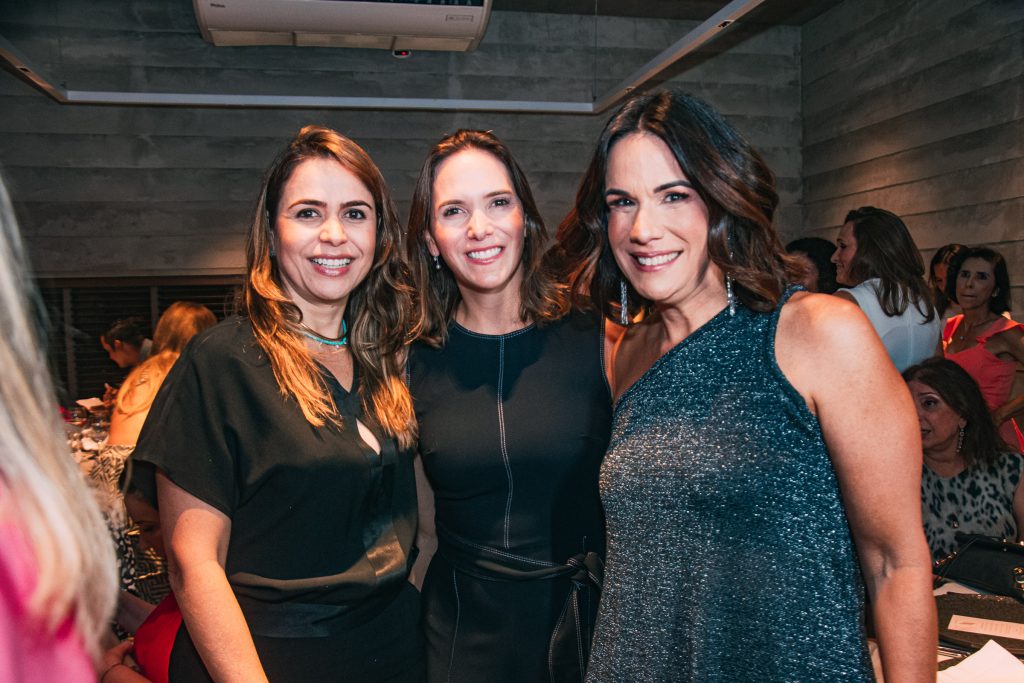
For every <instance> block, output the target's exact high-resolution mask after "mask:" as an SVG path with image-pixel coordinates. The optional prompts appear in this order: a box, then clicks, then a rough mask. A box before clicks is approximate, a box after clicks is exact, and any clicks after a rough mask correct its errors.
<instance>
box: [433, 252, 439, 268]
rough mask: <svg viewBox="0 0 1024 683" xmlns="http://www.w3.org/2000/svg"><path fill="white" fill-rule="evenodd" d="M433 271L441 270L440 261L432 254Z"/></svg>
mask: <svg viewBox="0 0 1024 683" xmlns="http://www.w3.org/2000/svg"><path fill="white" fill-rule="evenodd" d="M434 270H441V259H440V258H439V257H438V256H437V254H434Z"/></svg>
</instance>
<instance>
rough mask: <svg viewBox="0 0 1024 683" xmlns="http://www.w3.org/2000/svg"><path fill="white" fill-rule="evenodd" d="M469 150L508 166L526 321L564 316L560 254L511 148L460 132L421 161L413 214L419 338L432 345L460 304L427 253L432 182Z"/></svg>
mask: <svg viewBox="0 0 1024 683" xmlns="http://www.w3.org/2000/svg"><path fill="white" fill-rule="evenodd" d="M466 149H479V150H482V151H484V152H487V153H488V154H491V155H493V156H494V157H495V158H497V159H498V160H499V161H501V163H502V164H503V165H504V166H505V169H506V170H507V171H508V175H509V178H510V179H511V180H512V189H513V190H514V191H515V193H516V197H517V198H518V199H519V202H520V203H521V204H522V207H523V229H524V238H525V240H526V243H525V244H524V248H523V262H522V266H521V267H522V269H523V281H522V285H521V287H520V291H519V296H520V311H519V315H520V317H522V319H523V320H533V321H535V322H537V323H538V324H544V323H545V322H550V321H552V320H557V319H558V318H560V317H562V316H563V315H565V314H566V313H567V312H568V310H569V298H568V296H567V293H566V288H565V286H564V285H563V284H562V283H561V281H560V279H559V274H560V272H561V266H560V265H559V264H560V263H561V260H560V252H559V251H558V250H557V249H556V248H553V245H552V243H551V237H550V235H549V234H548V231H547V230H546V229H545V227H544V220H543V219H542V218H541V216H540V211H538V210H537V203H536V202H535V201H534V199H533V192H532V191H531V190H530V183H529V182H528V181H527V179H526V174H525V173H524V172H523V170H522V168H520V167H519V164H518V163H516V160H515V158H514V157H513V156H512V152H511V150H509V148H508V146H507V145H506V144H505V143H504V142H502V141H501V140H499V139H498V136H496V135H495V134H494V133H492V132H490V131H482V130H466V129H460V130H458V131H456V132H455V133H452V134H451V135H448V136H446V137H444V138H442V139H441V141H440V142H438V143H437V144H435V145H434V146H433V147H432V148H431V149H430V153H429V154H428V155H427V159H426V161H424V162H423V168H422V169H421V170H420V175H419V178H418V179H417V180H416V189H415V191H414V192H413V196H412V207H411V209H410V212H409V230H408V242H407V244H406V255H407V256H408V261H409V268H410V269H411V271H412V277H413V281H414V282H415V284H416V293H417V296H416V323H415V328H414V329H415V332H414V334H415V336H416V337H417V338H419V339H420V340H422V341H424V342H426V343H428V344H430V345H432V346H440V345H441V344H443V343H444V340H445V338H446V335H447V333H448V323H449V322H451V320H452V318H453V317H454V315H455V309H456V307H457V306H458V305H459V302H460V301H461V300H462V295H461V294H460V292H459V287H458V283H456V281H455V277H454V276H453V275H452V272H451V270H449V269H448V267H447V266H446V265H443V263H442V265H441V269H440V270H437V269H435V268H434V262H433V257H431V255H430V251H429V250H428V249H427V240H426V235H427V233H428V232H429V231H430V230H431V228H432V226H433V220H434V180H435V178H436V176H437V167H438V166H439V165H440V164H441V162H442V161H444V160H445V159H447V158H449V157H451V156H452V155H454V154H456V153H457V152H461V151H463V150H466Z"/></svg>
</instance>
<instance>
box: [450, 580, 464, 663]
mask: <svg viewBox="0 0 1024 683" xmlns="http://www.w3.org/2000/svg"><path fill="white" fill-rule="evenodd" d="M452 587H453V588H454V589H455V630H454V631H453V632H452V651H451V653H450V654H449V655H448V678H447V680H448V682H449V683H451V680H452V667H453V666H454V664H455V643H456V642H457V641H458V639H459V617H461V616H462V601H460V600H459V582H458V581H457V580H456V578H455V569H454V568H453V569H452Z"/></svg>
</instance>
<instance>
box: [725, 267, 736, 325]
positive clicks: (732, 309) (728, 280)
mask: <svg viewBox="0 0 1024 683" xmlns="http://www.w3.org/2000/svg"><path fill="white" fill-rule="evenodd" d="M725 296H726V298H727V299H729V315H730V316H732V315H736V299H735V297H733V295H732V275H729V274H728V273H726V274H725Z"/></svg>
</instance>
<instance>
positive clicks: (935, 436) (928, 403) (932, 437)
mask: <svg viewBox="0 0 1024 683" xmlns="http://www.w3.org/2000/svg"><path fill="white" fill-rule="evenodd" d="M907 386H908V387H909V388H910V393H911V395H912V396H913V397H914V405H915V406H916V408H917V419H918V423H919V424H920V427H921V447H922V448H923V449H924V453H925V455H936V456H941V455H942V454H946V455H947V456H948V455H949V454H955V453H956V444H957V439H958V437H959V433H960V428H961V427H966V426H967V420H965V419H963V418H962V417H960V415H959V414H957V412H956V411H955V410H953V409H952V408H950V407H949V404H948V403H946V402H945V401H943V400H942V396H940V395H939V392H937V391H935V389H932V388H931V387H930V386H928V385H927V384H924V383H923V382H919V381H917V380H911V381H909V382H907Z"/></svg>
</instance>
